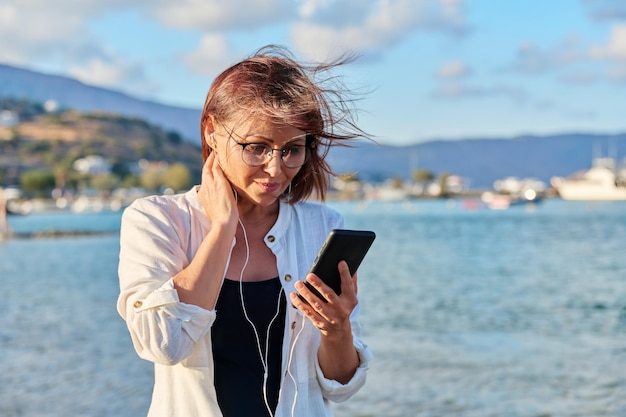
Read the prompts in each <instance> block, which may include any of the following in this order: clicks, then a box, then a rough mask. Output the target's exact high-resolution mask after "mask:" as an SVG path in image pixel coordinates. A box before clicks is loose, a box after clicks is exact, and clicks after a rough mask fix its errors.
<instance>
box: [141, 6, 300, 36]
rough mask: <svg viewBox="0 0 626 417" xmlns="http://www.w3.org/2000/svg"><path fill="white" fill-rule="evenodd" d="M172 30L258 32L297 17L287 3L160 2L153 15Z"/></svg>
mask: <svg viewBox="0 0 626 417" xmlns="http://www.w3.org/2000/svg"><path fill="white" fill-rule="evenodd" d="M150 13H151V14H152V15H154V16H155V17H156V18H157V19H158V20H159V21H161V22H162V23H163V24H165V25H166V26H169V27H174V28H179V29H196V30H201V31H206V32H215V31H219V30H233V29H255V28H258V27H261V26H265V25H268V24H271V23H277V22H280V21H282V20H285V18H287V17H290V16H294V15H295V14H296V2H295V1H284V0H228V1H223V0H179V1H170V0H160V1H158V2H156V3H155V4H154V7H153V8H152V10H151V12H150Z"/></svg>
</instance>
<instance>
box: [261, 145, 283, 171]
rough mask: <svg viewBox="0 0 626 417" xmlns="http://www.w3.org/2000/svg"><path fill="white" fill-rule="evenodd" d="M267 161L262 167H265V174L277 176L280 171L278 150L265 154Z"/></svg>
mask: <svg viewBox="0 0 626 417" xmlns="http://www.w3.org/2000/svg"><path fill="white" fill-rule="evenodd" d="M266 158H267V161H266V162H265V164H264V165H263V166H264V167H265V172H267V173H268V174H270V175H272V176H273V177H275V176H277V175H278V174H279V173H280V171H281V169H282V163H283V160H282V157H281V151H280V149H272V150H271V151H270V152H268V153H267V156H266Z"/></svg>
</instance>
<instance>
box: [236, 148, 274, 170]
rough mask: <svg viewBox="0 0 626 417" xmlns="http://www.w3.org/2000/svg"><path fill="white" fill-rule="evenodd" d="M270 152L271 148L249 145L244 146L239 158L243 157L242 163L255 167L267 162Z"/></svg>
mask: <svg viewBox="0 0 626 417" xmlns="http://www.w3.org/2000/svg"><path fill="white" fill-rule="evenodd" d="M271 152H272V148H270V147H269V146H267V145H263V144H256V143H253V144H250V145H246V146H245V147H244V148H243V149H242V153H241V156H242V157H243V162H245V163H246V164H248V165H250V166H253V167H256V166H260V165H263V164H264V163H265V162H266V161H267V159H268V156H269V155H270V154H271Z"/></svg>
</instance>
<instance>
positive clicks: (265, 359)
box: [235, 193, 283, 417]
mask: <svg viewBox="0 0 626 417" xmlns="http://www.w3.org/2000/svg"><path fill="white" fill-rule="evenodd" d="M235 198H236V193H235ZM239 225H240V226H241V230H242V231H243V237H244V240H245V242H246V260H245V262H244V264H243V267H242V268H241V273H240V274H239V295H240V297H241V308H242V310H243V315H244V316H245V318H246V321H247V322H248V323H250V326H251V327H252V330H253V331H254V337H255V339H256V345H257V349H258V351H259V359H261V365H263V401H264V402H265V407H266V408H267V411H268V413H269V414H270V416H271V417H273V416H274V413H273V412H272V409H271V407H270V405H269V400H268V398H267V380H268V378H269V369H268V366H269V365H268V353H269V340H270V329H271V327H272V324H274V321H275V320H276V318H277V317H278V315H279V314H280V300H281V296H282V294H283V288H282V286H281V288H280V291H279V292H278V302H277V307H276V314H274V317H272V320H270V323H269V324H268V326H267V333H266V336H265V356H264V355H263V351H262V349H261V339H260V337H259V332H258V330H257V328H256V326H255V325H254V323H253V322H252V320H250V317H248V312H247V311H246V305H245V303H244V298H243V273H244V271H245V270H246V268H247V266H248V262H249V260H250V244H249V243H248V233H247V232H246V228H245V227H244V225H243V222H242V221H241V219H239Z"/></svg>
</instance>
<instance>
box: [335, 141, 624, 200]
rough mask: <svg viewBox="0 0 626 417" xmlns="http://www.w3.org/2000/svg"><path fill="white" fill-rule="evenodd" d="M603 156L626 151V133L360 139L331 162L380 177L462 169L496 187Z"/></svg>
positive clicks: (477, 184) (479, 183)
mask: <svg viewBox="0 0 626 417" xmlns="http://www.w3.org/2000/svg"><path fill="white" fill-rule="evenodd" d="M599 156H612V157H615V158H624V157H626V133H622V134H606V135H602V134H583V133H572V134H561V135H551V136H522V137H517V138H512V139H507V138H503V139H465V140H456V141H431V142H424V143H419V144H415V145H410V146H387V145H376V144H373V143H369V142H363V143H359V145H358V147H357V148H356V149H347V148H336V149H333V150H332V151H331V153H330V159H329V160H330V163H331V165H332V166H333V168H334V169H335V170H336V171H337V172H339V173H344V172H357V173H358V175H359V178H362V179H366V180H370V181H380V180H384V179H385V178H390V177H401V178H407V179H408V178H410V177H411V173H412V172H413V171H414V170H416V169H425V170H429V171H432V172H433V173H435V174H441V173H444V172H447V173H449V174H454V175H460V176H462V177H464V178H466V179H467V180H468V181H469V185H470V186H471V187H472V188H491V187H492V185H493V182H494V181H495V180H497V179H501V178H505V177H508V176H516V177H520V178H528V177H534V178H537V179H540V180H542V181H544V182H546V183H549V181H550V178H551V177H552V176H568V175H571V174H572V173H574V172H577V171H580V170H584V169H588V168H589V167H590V166H591V162H592V159H593V158H594V157H599Z"/></svg>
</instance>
